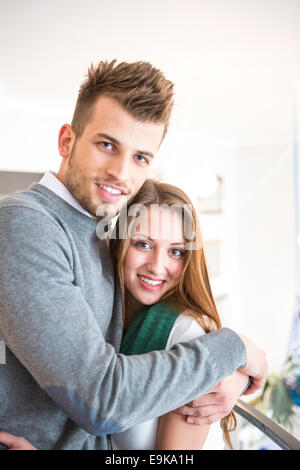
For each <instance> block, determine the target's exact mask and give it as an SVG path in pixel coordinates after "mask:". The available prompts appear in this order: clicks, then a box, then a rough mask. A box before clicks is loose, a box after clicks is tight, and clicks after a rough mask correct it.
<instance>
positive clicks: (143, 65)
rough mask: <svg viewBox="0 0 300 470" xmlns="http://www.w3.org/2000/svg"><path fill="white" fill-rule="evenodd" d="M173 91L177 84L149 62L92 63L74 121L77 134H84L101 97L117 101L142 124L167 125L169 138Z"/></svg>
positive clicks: (79, 94) (82, 86)
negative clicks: (94, 107) (145, 122)
mask: <svg viewBox="0 0 300 470" xmlns="http://www.w3.org/2000/svg"><path fill="white" fill-rule="evenodd" d="M173 89H174V85H173V83H172V82H170V81H169V80H167V79H166V78H165V77H164V75H163V73H162V72H161V71H160V70H159V69H157V68H155V67H153V65H151V64H150V63H148V62H142V61H138V62H133V63H128V62H121V63H119V64H117V60H116V59H115V60H113V61H111V62H108V61H101V62H99V64H98V65H97V66H95V65H93V64H92V65H91V67H90V68H89V70H88V75H87V79H86V80H85V81H84V82H83V83H82V85H81V87H80V90H79V93H78V99H77V103H76V108H75V111H74V115H73V119H72V127H73V130H74V132H75V135H76V137H80V136H81V135H82V132H83V130H84V128H85V126H86V124H87V122H88V120H89V119H90V118H91V116H92V113H93V105H94V104H95V102H96V100H97V98H98V97H99V96H101V95H104V96H109V97H111V98H114V99H115V100H117V101H118V102H119V103H120V104H121V105H122V106H123V107H124V108H125V109H126V110H127V111H128V112H129V113H131V114H132V116H134V117H135V118H136V119H138V120H140V121H150V122H153V123H157V124H163V125H164V126H165V132H164V135H165V134H166V131H167V128H168V124H169V120H170V115H171V111H172V107H173V101H174V99H173V97H174V90H173Z"/></svg>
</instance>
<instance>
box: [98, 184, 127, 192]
mask: <svg viewBox="0 0 300 470" xmlns="http://www.w3.org/2000/svg"><path fill="white" fill-rule="evenodd" d="M99 186H100V188H102V189H104V190H105V191H107V192H108V193H109V194H122V191H119V190H118V189H115V188H111V187H110V186H105V185H104V184H99Z"/></svg>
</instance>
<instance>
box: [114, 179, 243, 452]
mask: <svg viewBox="0 0 300 470" xmlns="http://www.w3.org/2000/svg"><path fill="white" fill-rule="evenodd" d="M132 209H135V210H132ZM130 213H131V214H133V215H129V216H126V217H122V216H121V217H120V218H119V220H118V223H117V226H116V228H115V231H114V234H113V237H112V238H111V241H110V245H111V250H112V253H113V256H114V257H115V259H116V260H117V262H118V272H119V277H120V282H121V289H122V293H123V300H124V305H123V311H124V324H125V335H124V338H123V342H122V345H121V353H124V354H141V353H146V352H149V351H152V350H157V349H163V348H167V349H170V348H171V347H172V346H173V345H175V344H176V343H179V342H183V341H187V340H190V339H192V338H194V337H197V336H200V335H202V334H205V333H207V332H209V331H212V330H215V329H217V328H220V327H221V322H220V319H219V315H218V312H217V309H216V306H215V302H214V299H213V295H212V292H211V288H210V283H209V277H208V272H207V267H206V261H205V256H204V251H203V244H202V238H201V233H200V227H199V222H198V218H197V215H196V211H195V209H194V207H193V205H192V202H191V201H190V199H189V198H188V196H187V195H186V194H185V193H184V192H183V191H182V190H180V189H179V188H177V187H174V186H171V185H169V184H165V183H159V182H155V181H152V180H147V181H146V182H145V184H144V185H143V187H142V188H141V190H140V191H139V193H138V194H137V195H136V197H135V198H134V200H133V201H132V203H131V206H130V208H128V214H130ZM122 220H123V221H125V224H126V227H125V229H124V227H122ZM124 232H125V234H126V236H124ZM122 234H123V236H122ZM174 360H176V351H175V352H174ZM187 367H188V364H187ZM236 374H237V375H239V376H240V380H241V383H243V382H245V380H246V381H247V379H246V378H245V376H244V377H243V376H242V374H240V373H239V372H236ZM245 385H246V384H245ZM154 399H159V397H154ZM235 425H236V419H235V415H234V413H233V412H232V413H230V415H229V416H227V417H226V418H224V419H223V420H222V421H221V423H215V424H213V425H211V429H210V426H209V425H203V426H195V427H194V426H190V425H189V424H188V423H186V422H185V420H184V418H183V417H182V416H180V415H178V414H177V413H175V412H170V413H168V414H166V415H164V416H162V417H160V419H159V420H158V419H156V420H151V421H148V422H146V423H142V424H140V425H137V426H134V427H133V428H131V429H129V430H128V431H125V432H123V433H119V434H115V435H112V436H111V438H112V445H113V448H115V449H155V448H156V449H222V448H224V441H225V443H226V444H227V446H228V447H229V448H232V446H231V442H230V438H229V432H230V431H231V430H233V429H234V428H235ZM221 429H222V431H223V438H222V432H221Z"/></svg>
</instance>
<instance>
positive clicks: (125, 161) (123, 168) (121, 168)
mask: <svg viewBox="0 0 300 470" xmlns="http://www.w3.org/2000/svg"><path fill="white" fill-rule="evenodd" d="M129 164H130V157H129V156H128V155H126V154H121V155H115V156H114V157H112V158H111V159H110V162H109V165H108V166H107V169H106V173H107V174H108V175H109V176H112V177H113V178H114V179H115V180H117V181H127V180H128V179H129V171H130V168H129Z"/></svg>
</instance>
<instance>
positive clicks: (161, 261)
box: [148, 252, 166, 277]
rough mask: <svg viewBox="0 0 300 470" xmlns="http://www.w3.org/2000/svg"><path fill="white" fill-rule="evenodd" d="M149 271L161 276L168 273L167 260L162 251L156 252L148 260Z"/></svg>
mask: <svg viewBox="0 0 300 470" xmlns="http://www.w3.org/2000/svg"><path fill="white" fill-rule="evenodd" d="M148 271H149V273H151V274H153V275H155V276H157V277H159V276H163V275H164V274H165V273H166V260H165V256H164V254H163V253H162V252H154V253H153V254H152V255H151V259H150V260H149V262H148Z"/></svg>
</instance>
